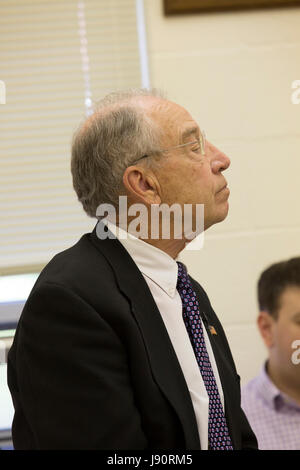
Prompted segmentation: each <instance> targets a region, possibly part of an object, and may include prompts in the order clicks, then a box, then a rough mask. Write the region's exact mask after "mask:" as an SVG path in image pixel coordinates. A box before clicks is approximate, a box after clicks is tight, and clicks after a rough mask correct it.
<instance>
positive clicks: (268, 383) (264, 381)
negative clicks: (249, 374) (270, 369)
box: [258, 361, 300, 410]
mask: <svg viewBox="0 0 300 470" xmlns="http://www.w3.org/2000/svg"><path fill="white" fill-rule="evenodd" d="M258 386H259V393H260V395H261V396H262V398H263V399H264V401H265V402H266V403H268V404H269V405H270V406H272V407H273V408H274V409H275V410H279V409H280V408H281V407H282V406H284V405H287V406H290V407H293V408H294V407H295V408H297V409H300V408H299V405H298V404H297V403H296V402H295V401H294V400H292V399H291V398H290V397H288V396H287V395H286V394H284V393H283V392H282V391H281V390H279V389H278V388H277V387H276V385H275V384H274V383H273V382H272V380H271V379H270V377H269V375H268V373H267V361H266V362H265V364H264V365H263V367H262V370H261V373H260V375H259V376H258Z"/></svg>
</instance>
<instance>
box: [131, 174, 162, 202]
mask: <svg viewBox="0 0 300 470" xmlns="http://www.w3.org/2000/svg"><path fill="white" fill-rule="evenodd" d="M123 184H124V187H125V188H126V190H127V193H128V194H129V195H130V196H131V198H132V199H133V200H135V201H139V202H144V203H146V204H149V205H150V204H160V203H161V199H160V196H159V184H158V181H157V179H156V178H155V177H152V176H151V175H150V174H149V172H147V171H145V170H144V168H141V167H138V166H130V167H128V168H126V170H125V172H124V175H123Z"/></svg>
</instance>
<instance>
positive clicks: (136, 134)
mask: <svg viewBox="0 0 300 470" xmlns="http://www.w3.org/2000/svg"><path fill="white" fill-rule="evenodd" d="M140 96H152V97H158V98H162V99H164V97H163V96H162V93H161V92H159V91H157V90H151V91H150V90H146V89H138V90H130V91H126V92H116V93H111V94H109V95H107V96H106V97H105V98H104V99H102V100H101V101H99V102H98V103H97V105H96V107H95V110H94V113H93V114H92V116H90V117H89V118H87V119H86V120H85V121H84V122H83V123H82V124H81V125H80V127H79V129H78V130H77V132H76V133H75V134H74V137H73V142H72V159H71V172H72V176H73V187H74V189H75V191H76V193H77V196H78V200H79V201H80V202H81V203H82V205H83V208H84V210H85V211H86V213H87V214H88V215H89V216H91V217H96V211H97V207H98V206H99V205H100V204H103V203H106V204H112V205H113V206H114V207H115V208H116V210H118V202H119V195H121V194H125V192H124V191H125V188H124V185H123V181H122V178H123V174H124V171H125V169H126V168H127V167H128V166H130V165H131V164H132V163H134V162H135V161H136V160H137V159H139V158H140V157H142V156H143V155H146V154H149V153H151V154H152V153H153V154H155V152H157V151H158V150H159V149H160V145H161V130H160V129H159V127H158V126H157V124H156V123H155V122H154V121H153V120H152V119H151V118H150V116H148V115H147V114H146V113H145V111H144V110H143V108H142V107H141V106H139V105H138V100H137V98H138V97H140ZM139 163H140V164H141V165H143V166H148V167H150V168H154V167H156V168H157V165H158V163H157V160H156V159H155V158H154V157H153V158H152V157H150V158H144V159H142V160H141V161H140V162H139Z"/></svg>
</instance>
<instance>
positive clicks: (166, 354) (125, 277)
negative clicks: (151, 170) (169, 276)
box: [91, 229, 200, 449]
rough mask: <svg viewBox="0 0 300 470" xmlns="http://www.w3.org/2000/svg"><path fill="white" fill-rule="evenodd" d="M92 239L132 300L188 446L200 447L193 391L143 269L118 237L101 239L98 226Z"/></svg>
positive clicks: (155, 368) (155, 371)
mask: <svg viewBox="0 0 300 470" xmlns="http://www.w3.org/2000/svg"><path fill="white" fill-rule="evenodd" d="M91 240H92V242H93V243H94V245H95V246H96V247H97V248H98V249H99V250H100V251H101V253H102V254H103V256H105V258H106V260H107V261H108V263H109V264H110V265H111V267H112V269H113V271H114V273H115V276H116V279H117V283H118V286H119V288H120V290H121V291H122V292H123V294H124V295H125V296H126V297H127V298H128V299H129V301H130V303H131V309H132V313H133V315H134V317H135V320H136V322H137V324H138V325H139V328H140V331H141V334H142V336H143V339H144V344H145V348H146V350H147V353H148V358H149V363H150V367H151V370H152V373H153V377H154V379H155V381H156V383H157V385H158V386H159V387H160V389H161V391H162V392H163V394H164V395H165V396H166V398H167V399H168V401H169V402H170V403H171V405H172V406H173V408H174V410H175V411H176V413H177V415H178V417H179V419H180V421H181V424H182V427H183V430H184V435H185V440H186V446H187V448H188V449H200V441H199V434H198V428H197V422H196V418H195V414H194V410H193V405H192V401H191V398H190V394H189V391H188V388H187V385H186V382H185V379H184V376H183V373H182V371H181V368H180V365H179V362H178V359H177V356H176V354H175V351H174V348H173V346H172V343H171V340H170V338H169V335H168V333H167V330H166V328H165V325H164V322H163V320H162V318H161V315H160V312H159V310H158V308H157V305H156V303H155V301H154V299H153V296H152V294H151V292H150V290H149V287H148V285H147V283H146V281H145V279H144V277H143V275H142V273H141V272H140V270H139V269H138V267H137V265H136V264H135V262H134V261H133V259H132V258H131V256H130V255H129V254H128V252H127V251H126V250H125V248H124V247H123V245H122V244H121V243H120V242H119V240H117V239H110V238H106V239H105V240H100V239H99V238H98V237H97V234H96V229H94V231H93V233H92V234H91Z"/></svg>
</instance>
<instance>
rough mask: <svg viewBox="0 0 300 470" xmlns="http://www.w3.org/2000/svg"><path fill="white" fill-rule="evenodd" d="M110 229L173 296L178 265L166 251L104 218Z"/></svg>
mask: <svg viewBox="0 0 300 470" xmlns="http://www.w3.org/2000/svg"><path fill="white" fill-rule="evenodd" d="M101 222H103V223H104V224H105V225H107V227H108V229H109V230H110V231H111V232H112V233H113V234H114V235H115V237H116V238H117V239H118V240H119V241H120V243H122V245H123V246H124V248H125V249H126V250H127V251H128V253H129V254H130V256H131V257H132V259H133V261H134V262H135V263H136V265H137V267H138V268H139V270H140V271H141V272H142V273H143V274H144V275H145V276H147V277H148V278H150V279H151V280H152V281H153V282H155V283H156V284H157V285H158V286H159V287H160V288H161V289H163V290H164V292H166V294H168V296H169V297H171V298H173V297H174V296H175V293H176V285H177V275H178V274H177V273H178V266H177V263H176V260H179V259H178V257H177V258H176V260H174V259H173V258H172V257H171V256H169V255H168V254H167V253H165V252H164V251H162V250H160V249H159V248H156V247H155V246H153V245H150V244H149V243H146V242H144V241H143V240H141V239H139V238H137V237H135V236H134V235H132V234H131V233H128V232H126V231H125V230H124V229H122V228H120V227H117V226H116V225H115V224H113V223H112V222H111V221H109V220H107V219H102V221H101Z"/></svg>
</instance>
